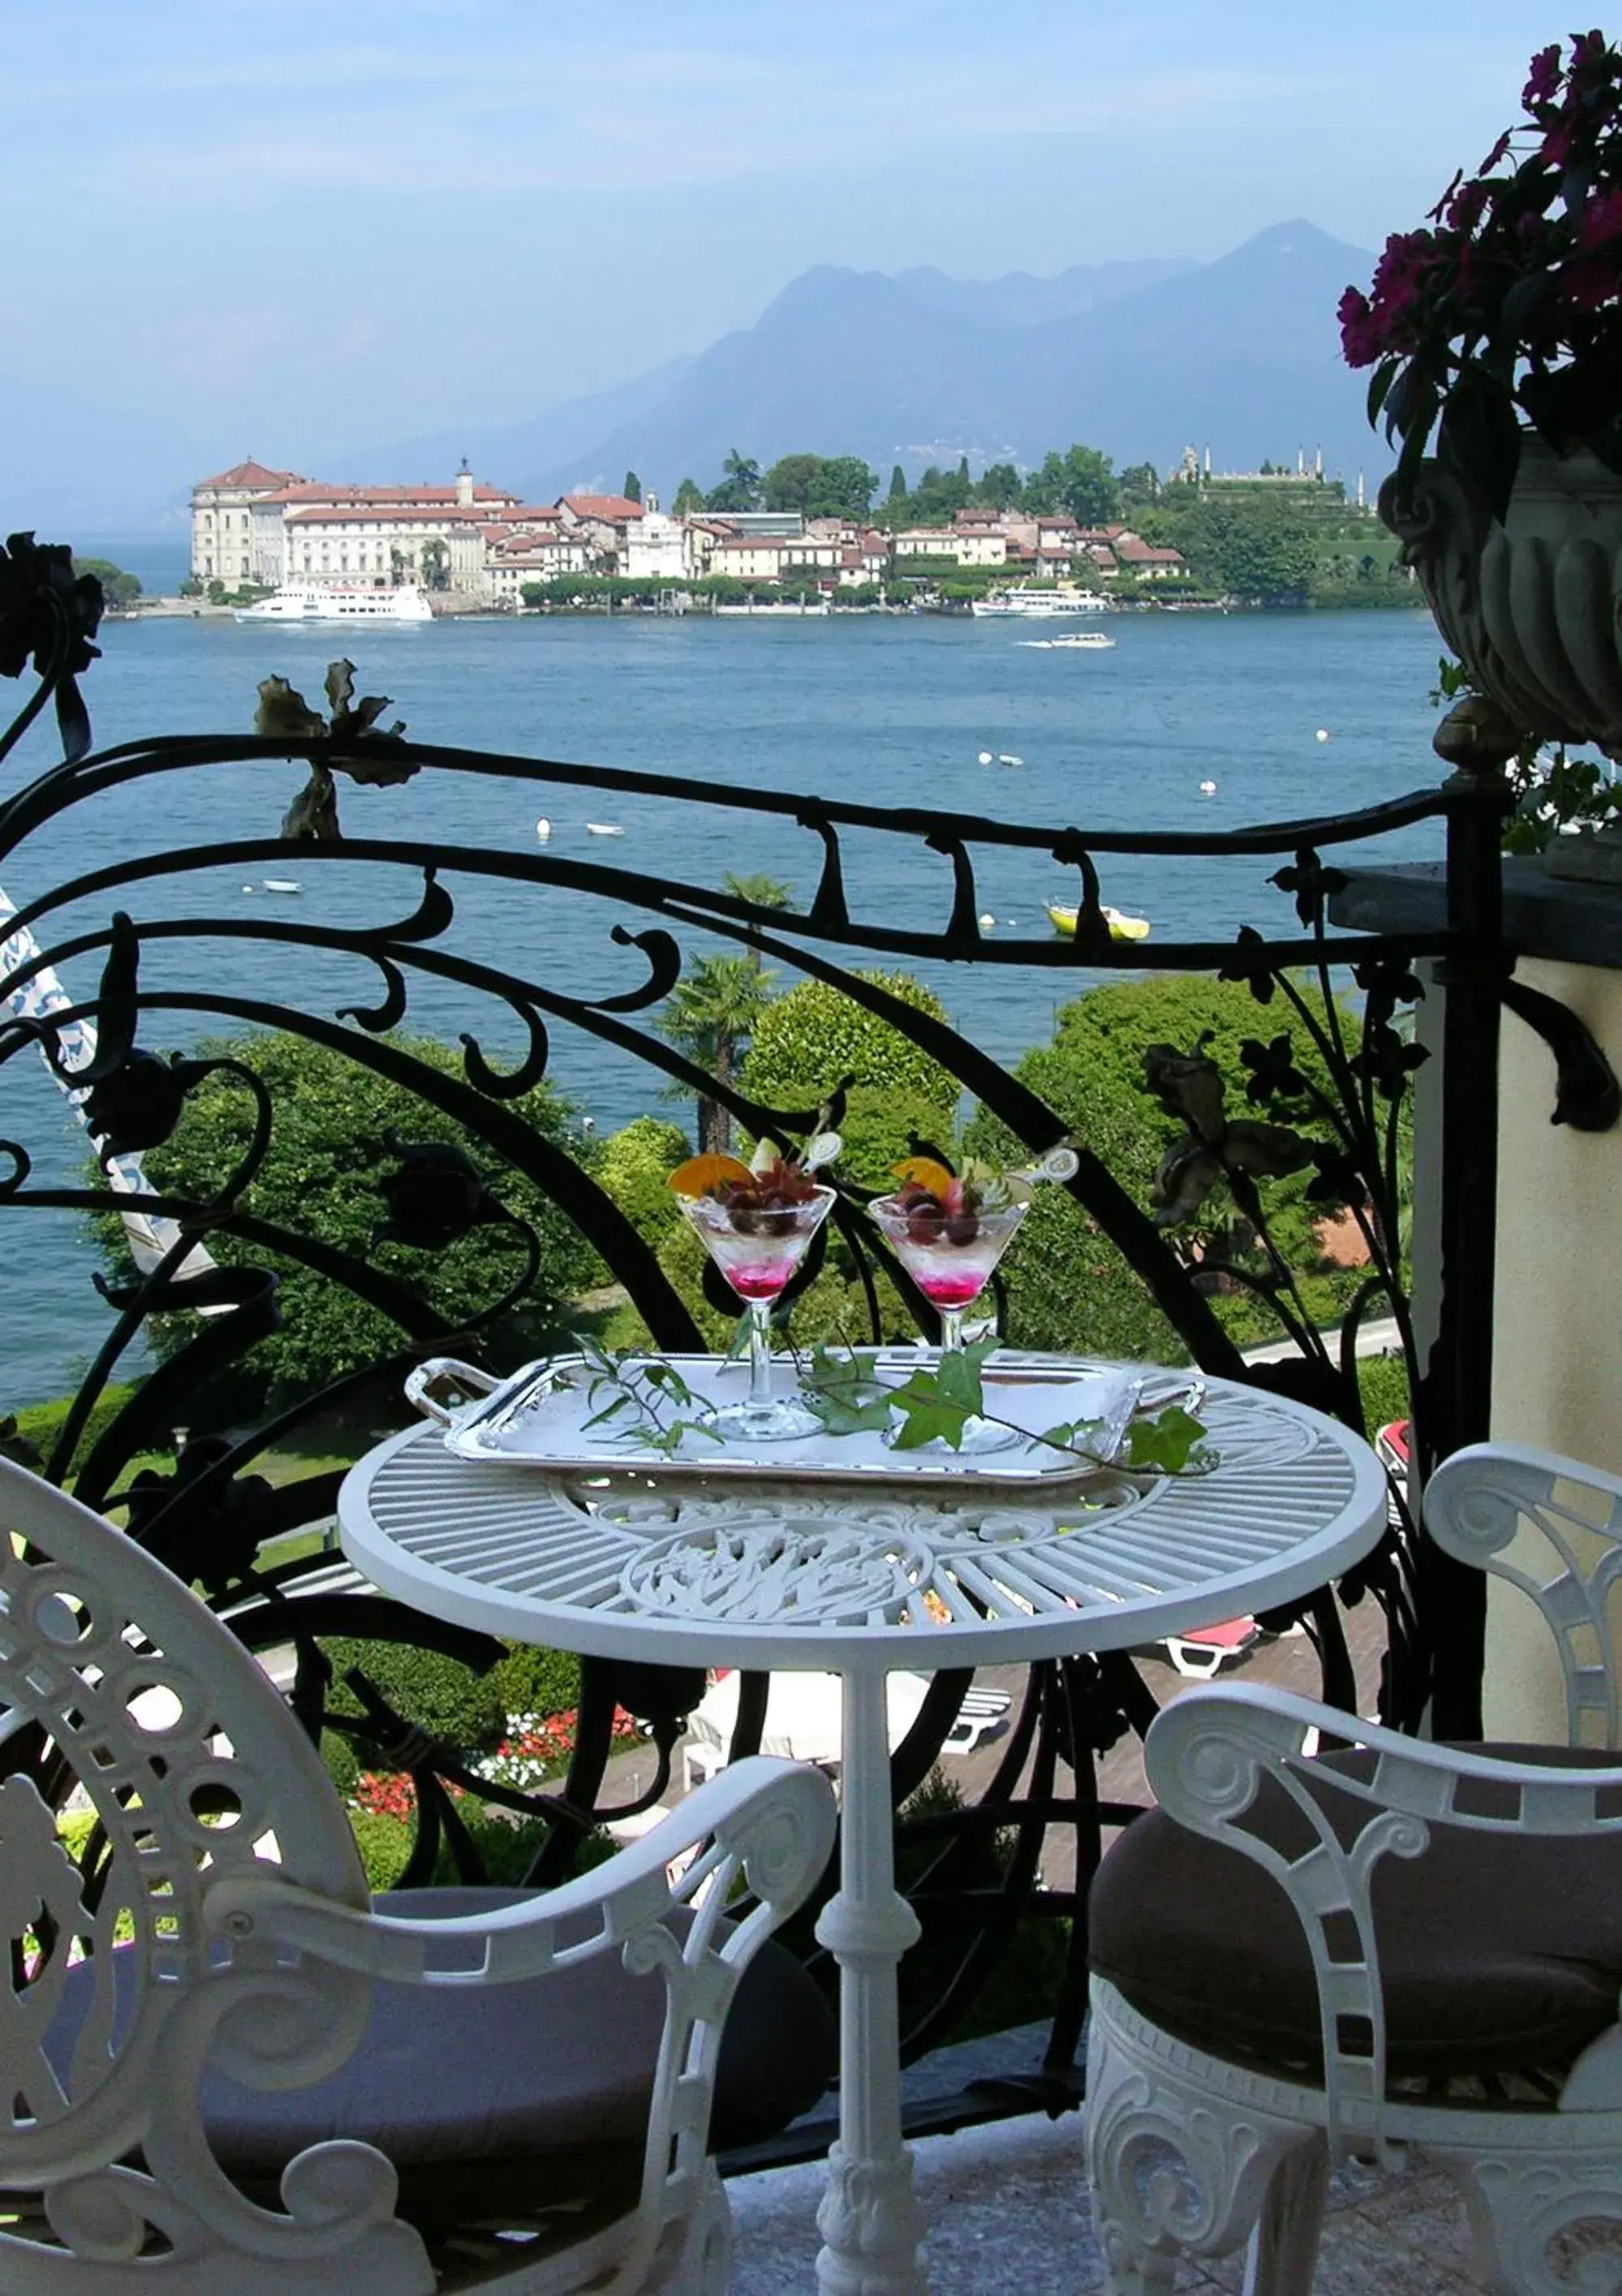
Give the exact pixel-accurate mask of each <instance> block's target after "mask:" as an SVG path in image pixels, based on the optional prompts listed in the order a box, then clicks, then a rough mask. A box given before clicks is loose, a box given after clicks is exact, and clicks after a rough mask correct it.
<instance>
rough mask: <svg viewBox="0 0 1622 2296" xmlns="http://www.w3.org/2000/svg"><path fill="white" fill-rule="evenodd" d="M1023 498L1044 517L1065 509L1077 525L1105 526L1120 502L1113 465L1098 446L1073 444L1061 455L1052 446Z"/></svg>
mask: <svg viewBox="0 0 1622 2296" xmlns="http://www.w3.org/2000/svg"><path fill="white" fill-rule="evenodd" d="M1021 500H1022V501H1023V503H1024V506H1025V508H1026V509H1027V510H1028V511H1034V512H1036V513H1037V514H1038V515H1039V516H1042V517H1052V516H1053V515H1054V514H1055V513H1056V512H1060V511H1064V512H1068V514H1069V516H1070V517H1071V518H1073V519H1074V520H1075V521H1076V522H1077V525H1078V526H1102V524H1103V523H1104V522H1105V521H1107V520H1109V519H1112V518H1113V517H1114V516H1115V513H1116V512H1117V510H1118V508H1119V506H1120V495H1119V489H1118V487H1117V485H1116V482H1115V471H1114V465H1113V464H1112V463H1111V462H1110V457H1109V456H1108V455H1102V454H1100V452H1099V450H1098V448H1097V447H1070V448H1069V450H1068V451H1067V452H1066V453H1064V454H1062V455H1061V454H1059V453H1058V452H1057V451H1056V450H1055V449H1053V448H1051V447H1050V449H1049V450H1048V452H1047V453H1046V454H1045V455H1044V456H1043V458H1042V466H1041V468H1040V469H1039V470H1036V471H1032V473H1031V475H1030V477H1029V478H1028V480H1026V482H1025V488H1024V492H1023V495H1022V496H1021Z"/></svg>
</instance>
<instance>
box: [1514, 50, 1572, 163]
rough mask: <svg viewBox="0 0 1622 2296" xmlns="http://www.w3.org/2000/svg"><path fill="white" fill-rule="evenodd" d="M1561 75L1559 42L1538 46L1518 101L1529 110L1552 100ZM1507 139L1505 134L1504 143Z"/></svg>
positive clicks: (1528, 67)
mask: <svg viewBox="0 0 1622 2296" xmlns="http://www.w3.org/2000/svg"><path fill="white" fill-rule="evenodd" d="M1561 77H1562V75H1561V68H1560V42H1559V41H1558V40H1555V41H1554V42H1552V45H1550V46H1548V47H1546V48H1540V49H1539V50H1538V52H1537V53H1536V55H1535V56H1534V57H1533V59H1532V61H1531V62H1530V63H1529V64H1528V66H1527V84H1526V86H1524V87H1523V88H1522V89H1521V91H1520V101H1521V102H1522V103H1523V104H1524V105H1525V107H1526V109H1527V110H1528V111H1531V110H1532V109H1533V107H1534V106H1535V105H1536V104H1539V103H1549V102H1552V101H1553V98H1554V95H1555V92H1556V91H1557V89H1558V88H1559V86H1560V84H1561ZM1508 140H1509V139H1508V137H1507V136H1506V137H1505V139H1504V141H1505V143H1507V142H1508ZM1500 157H1502V154H1500Z"/></svg>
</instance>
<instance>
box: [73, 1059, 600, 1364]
mask: <svg viewBox="0 0 1622 2296" xmlns="http://www.w3.org/2000/svg"><path fill="white" fill-rule="evenodd" d="M370 1041H371V1040H369V1039H365V1038H362V1037H357V1038H356V1044H357V1046H360V1045H363V1044H365V1043H368V1042H370ZM387 1041H388V1042H389V1043H390V1044H391V1045H392V1046H394V1047H395V1048H396V1049H397V1051H400V1052H404V1053H407V1054H410V1055H411V1056H412V1057H413V1058H414V1059H415V1060H417V1061H419V1062H422V1065H423V1066H424V1067H425V1068H427V1069H429V1070H434V1071H437V1072H438V1073H439V1074H441V1075H446V1076H450V1075H458V1074H460V1072H461V1068H462V1062H461V1058H460V1056H459V1054H457V1053H455V1051H453V1050H452V1049H451V1047H449V1046H445V1045H440V1044H437V1043H434V1042H433V1041H432V1040H430V1039H427V1038H421V1037H418V1038H410V1039H407V1038H400V1037H391V1038H389V1039H388V1040H387ZM205 1049H206V1051H207V1053H208V1054H209V1056H210V1057H217V1058H218V1057H226V1056H228V1057H230V1058H232V1059H233V1060H236V1061H239V1062H242V1064H243V1065H245V1066H247V1067H249V1068H250V1069H252V1070H254V1071H255V1072H256V1073H257V1074H258V1076H259V1077H260V1078H261V1079H262V1080H263V1082H264V1084H265V1085H266V1087H267V1088H268V1090H269V1093H270V1096H271V1101H272V1103H273V1106H274V1126H273V1128H272V1133H271V1142H270V1147H269V1150H268V1152H267V1154H266V1160H265V1162H264V1165H263V1167H262V1169H261V1170H260V1172H259V1174H258V1177H257V1178H256V1179H255V1180H254V1182H253V1183H252V1185H251V1186H250V1188H249V1189H248V1191H247V1193H246V1195H245V1197H244V1200H243V1201H244V1206H245V1208H246V1209H247V1210H249V1211H250V1212H252V1213H253V1214H255V1215H256V1216H257V1217H258V1218H261V1219H265V1220H268V1221H274V1222H275V1223H276V1224H278V1225H279V1226H283V1227H285V1228H287V1229H289V1230H291V1232H293V1233H294V1234H312V1235H314V1236H315V1237H318V1238H319V1239H321V1240H322V1241H323V1242H325V1243H327V1244H330V1245H335V1246H337V1247H339V1248H340V1249H342V1250H344V1251H348V1252H350V1253H352V1254H354V1255H355V1256H356V1258H358V1259H362V1260H367V1261H371V1262H373V1263H374V1264H375V1265H377V1266H378V1267H381V1268H385V1269H387V1270H388V1271H389V1273H390V1274H392V1275H397V1276H398V1277H401V1278H403V1279H404V1280H406V1282H408V1283H412V1284H414V1285H415V1286H416V1287H418V1288H419V1289H420V1290H421V1291H422V1292H424V1293H425V1294H426V1296H427V1297H429V1298H430V1299H431V1300H432V1301H433V1302H434V1303H435V1306H436V1308H438V1312H439V1313H440V1314H441V1315H442V1316H444V1318H445V1319H446V1322H447V1323H448V1324H457V1323H460V1322H463V1321H464V1320H469V1319H476V1318H477V1317H478V1316H479V1315H480V1314H481V1313H482V1312H483V1311H484V1310H485V1309H486V1308H487V1307H488V1306H489V1305H490V1304H491V1303H493V1302H494V1301H496V1300H498V1299H499V1298H500V1297H501V1295H502V1293H503V1292H504V1291H505V1290H506V1289H507V1287H508V1285H509V1284H510V1283H512V1280H513V1278H514V1277H515V1276H516V1275H518V1273H519V1272H520V1268H521V1267H522V1265H523V1260H522V1248H521V1244H520V1239H519V1237H518V1236H517V1235H516V1234H515V1233H514V1232H513V1230H512V1228H511V1227H508V1226H500V1225H490V1226H478V1227H475V1228H473V1229H472V1230H471V1233H470V1234H467V1235H465V1236H463V1238H461V1239H460V1240H459V1241H457V1242H454V1243H452V1244H451V1245H450V1246H449V1247H448V1248H447V1249H446V1250H445V1251H442V1252H438V1253H435V1252H430V1251H422V1250H419V1249H417V1248H415V1247H411V1246H407V1245H406V1244H403V1243H401V1242H397V1241H395V1240H393V1239H389V1238H386V1237H384V1236H382V1235H381V1234H379V1230H380V1229H381V1227H382V1226H384V1225H385V1223H386V1219H387V1206H386V1202H385V1200H384V1197H383V1195H382V1193H381V1183H383V1182H385V1181H386V1180H387V1179H388V1178H389V1177H390V1176H391V1175H392V1174H394V1173H395V1172H396V1171H397V1169H398V1166H399V1160H398V1158H397V1155H396V1153H395V1152H394V1150H393V1149H391V1148H390V1147H389V1144H388V1139H387V1137H386V1136H393V1137H395V1138H396V1139H397V1141H400V1142H407V1143H420V1142H432V1141H443V1142H447V1143H452V1144H456V1145H457V1146H460V1147H462V1148H463V1149H465V1151H466V1152H467V1153H468V1154H469V1155H470V1156H471V1159H472V1160H473V1162H474V1164H475V1165H476V1166H477V1167H478V1168H479V1170H480V1171H481V1172H483V1173H485V1174H486V1175H487V1177H488V1179H489V1181H490V1184H491V1185H492V1187H493V1188H494V1190H495V1191H496V1194H497V1195H498V1196H499V1197H500V1199H501V1201H503V1202H504V1204H505V1205H506V1206H507V1208H508V1209H509V1210H511V1211H512V1213H513V1214H514V1215H515V1216H516V1217H517V1218H520V1219H523V1220H526V1221H528V1222H530V1223H531V1224H532V1225H533V1226H534V1227H535V1229H536V1231H537V1234H538V1236H539V1238H540V1249H541V1273H540V1276H539V1278H538V1280H537V1284H536V1287H535V1290H534V1292H533V1293H532V1294H531V1296H530V1298H529V1299H528V1300H527V1301H526V1302H525V1305H524V1308H523V1309H522V1311H521V1314H520V1316H518V1317H516V1318H514V1320H513V1323H512V1328H511V1331H510V1332H508V1333H504V1334H503V1340H504V1343H505V1342H506V1341H511V1342H512V1345H513V1346H514V1347H525V1348H527V1349H528V1352H529V1353H531V1354H533V1353H536V1352H537V1348H538V1344H539V1343H540V1342H542V1341H545V1339H546V1338H549V1337H550V1336H552V1335H553V1334H554V1333H556V1331H557V1329H558V1327H559V1324H560V1321H561V1317H562V1316H563V1314H564V1311H565V1308H566V1305H567V1302H568V1301H569V1300H570V1299H572V1298H573V1296H574V1295H575V1294H576V1293H577V1292H579V1291H581V1290H583V1289H584V1288H585V1287H586V1284H588V1283H590V1281H591V1279H592V1274H593V1271H594V1258H593V1255H592V1253H591V1251H590V1250H589V1248H588V1247H587V1246H586V1243H585V1242H584V1240H583V1238H582V1237H581V1236H580V1235H579V1234H578V1232H577V1231H576V1229H575V1228H574V1227H573V1226H571V1225H570V1223H569V1221H567V1220H566V1219H565V1218H563V1216H562V1215H561V1213H560V1212H559V1211H558V1210H556V1208H555V1206H553V1204H552V1203H551V1202H550V1201H549V1200H548V1199H547V1198H545V1196H543V1195H542V1193H540V1191H539V1189H538V1188H537V1186H536V1185H535V1184H534V1183H533V1182H532V1181H530V1180H529V1179H528V1178H527V1177H524V1176H522V1175H521V1174H519V1173H517V1172H515V1171H512V1170H511V1169H508V1168H506V1167H504V1165H503V1164H502V1162H501V1160H500V1159H499V1157H498V1156H496V1153H495V1152H492V1151H490V1150H488V1149H487V1148H485V1147H483V1146H482V1145H481V1144H480V1143H479V1141H477V1140H476V1139H472V1138H470V1137H469V1136H467V1135H466V1134H464V1133H463V1131H462V1129H461V1128H460V1127H459V1126H457V1125H456V1124H455V1123H454V1122H452V1121H451V1120H450V1119H448V1118H446V1117H445V1116H443V1115H441V1114H440V1112H439V1111H438V1110H437V1109H435V1108H434V1107H432V1106H431V1105H430V1104H429V1103H427V1102H425V1101H422V1100H419V1099H418V1098H417V1097H416V1096H415V1095H414V1094H413V1093H411V1092H409V1091H407V1090H406V1089H405V1088H404V1087H401V1086H398V1085H397V1084H394V1083H393V1082H391V1081H389V1079H387V1078H382V1077H380V1076H379V1075H377V1074H376V1073H375V1072H374V1071H373V1070H371V1069H369V1068H366V1067H365V1066H363V1065H362V1064H361V1063H360V1062H356V1061H351V1060H349V1059H348V1058H347V1057H346V1056H345V1055H344V1054H341V1053H340V1052H338V1051H335V1050H332V1049H329V1048H328V1047H327V1046H322V1045H314V1044H310V1043H308V1042H307V1041H306V1040H305V1039H304V1038H302V1037H298V1036H296V1035H294V1034H292V1033H291V1031H283V1032H276V1033H273V1034H265V1035H258V1036H246V1037H237V1038H233V1039H231V1040H229V1041H225V1042H221V1043H217V1044H215V1045H212V1046H208V1047H206V1048H205ZM502 1105H503V1106H504V1109H506V1110H507V1111H510V1112H512V1113H513V1114H516V1115H517V1116H519V1117H520V1118H521V1119H523V1121H524V1122H525V1123H526V1124H528V1126H529V1127H530V1128H531V1129H532V1130H533V1131H535V1132H536V1133H537V1134H539V1135H540V1136H543V1137H544V1138H545V1139H548V1140H551V1141H553V1142H555V1143H557V1144H559V1145H560V1146H562V1145H569V1147H570V1148H571V1149H573V1151H574V1152H576V1153H577V1154H578V1152H579V1147H578V1141H575V1140H573V1139H571V1136H570V1130H569V1115H570V1111H569V1105H568V1103H566V1102H564V1101H563V1100H561V1099H560V1098H559V1096H558V1095H556V1094H555V1093H554V1092H553V1090H552V1088H551V1087H550V1086H547V1085H540V1086H537V1087H535V1088H534V1089H533V1090H531V1091H530V1092H528V1093H526V1094H524V1095H522V1096H521V1097H520V1099H518V1100H516V1101H506V1102H504V1103H502ZM256 1115H257V1109H256V1103H255V1101H254V1097H253V1095H252V1094H251V1093H250V1090H249V1089H248V1087H246V1085H245V1084H244V1083H243V1081H242V1078H241V1077H240V1076H237V1075H234V1074H233V1073H232V1072H231V1071H230V1070H215V1071H214V1072H213V1073H212V1074H210V1075H209V1076H207V1077H206V1078H204V1079H203V1081H202V1082H201V1084H200V1085H199V1086H198V1087H197V1088H196V1090H195V1091H194V1092H193V1094H192V1095H190V1096H189V1097H188V1099H187V1101H186V1104H185V1109H184V1113H183V1115H182V1117H181V1120H180V1123H179V1126H178V1128H176V1132H175V1135H174V1136H173V1138H172V1139H170V1140H168V1142H166V1143H165V1144H163V1145H162V1146H161V1147H160V1148H155V1149H153V1150H152V1151H151V1152H150V1153H149V1154H148V1156H147V1158H146V1170H147V1175H148V1177H149V1178H150V1179H151V1180H152V1182H153V1184H154V1185H157V1186H159V1187H161V1188H164V1189H167V1190H171V1191H174V1192H176V1193H181V1194H184V1195H189V1196H194V1197H198V1198H206V1197H207V1196H209V1195H210V1194H212V1193H215V1192H216V1191H217V1190H218V1189H220V1188H221V1187H223V1186H224V1185H225V1184H226V1183H227V1182H228V1180H229V1179H230V1177H231V1175H232V1173H233V1170H234V1169H236V1168H237V1167H238V1165H239V1164H240V1162H241V1160H242V1157H243V1155H244V1153H245V1152H246V1151H247V1148H248V1145H249V1143H250V1139H251V1137H252V1134H253V1129H254V1125H255V1121H256ZM100 1233H101V1234H102V1242H103V1249H104V1251H106V1253H107V1256H108V1258H109V1259H111V1261H112V1263H113V1265H114V1268H115V1272H117V1271H119V1269H120V1268H121V1267H122V1265H123V1255H124V1250H125V1246H124V1237H123V1230H122V1228H121V1227H120V1226H119V1223H118V1221H117V1220H116V1219H111V1218H109V1219H107V1220H104V1221H102V1222H101V1223H100ZM209 1250H210V1251H211V1252H212V1253H213V1254H214V1256H215V1258H216V1259H218V1260H219V1261H221V1262H222V1263H223V1264H225V1265H236V1264H242V1263H254V1264H262V1263H263V1262H264V1261H265V1259H266V1253H265V1252H264V1251H262V1250H261V1249H260V1248H259V1247H258V1246H257V1245H251V1244H248V1243H244V1242H239V1241H238V1240H237V1239H235V1238H233V1237H232V1236H230V1235H228V1234H225V1233H224V1232H222V1231H219V1230H216V1231H215V1232H214V1233H212V1234H210V1236H209ZM272 1264H273V1265H274V1264H276V1263H274V1261H273V1263H272ZM281 1275H282V1284H281V1290H280V1292H279V1294H278V1302H279V1306H280V1308H281V1316H282V1321H281V1325H280V1328H279V1329H278V1330H276V1331H275V1332H274V1333H271V1334H270V1335H269V1337H268V1338H267V1339H266V1340H265V1341H262V1342H261V1343H260V1346H259V1348H258V1349H257V1350H256V1353H255V1357H254V1361H255V1363H256V1365H258V1366H259V1368H260V1369H261V1371H262V1372H263V1373H264V1374H266V1376H267V1378H268V1380H269V1382H270V1385H271V1389H272V1391H273V1395H275V1396H280V1395H282V1394H292V1393H304V1392H307V1391H308V1390H311V1389H314V1388H318V1387H322V1386H324V1385H326V1384H328V1383H329V1382H331V1381H332V1380H334V1379H336V1378H339V1377H340V1376H341V1375H342V1374H345V1373H348V1372H351V1371H356V1370H359V1369H360V1368H362V1367H363V1366H364V1365H367V1364H370V1363H372V1362H373V1361H375V1360H376V1359H377V1357H380V1356H381V1355H384V1354H386V1353H388V1352H389V1350H390V1349H393V1348H395V1347H397V1345H398V1344H399V1341H400V1337H401V1334H400V1333H399V1332H398V1330H397V1328H396V1326H395V1324H393V1322H392V1321H391V1320H390V1319H389V1317H388V1316H385V1315H383V1314H382V1313H381V1311H379V1310H377V1309H375V1308H372V1307H370V1306H368V1305H367V1304H365V1302H364V1301H362V1300H357V1299H356V1298H355V1297H354V1295H353V1294H352V1293H350V1292H348V1291H346V1290H345V1289H344V1288H343V1287H342V1286H340V1285H339V1284H336V1283H332V1282H331V1281H329V1280H328V1279H327V1278H326V1277H325V1276H323V1275H315V1274H313V1273H311V1272H310V1271H308V1270H307V1269H306V1268H304V1267H301V1266H299V1265H298V1264H297V1263H295V1262H286V1263H282V1264H281ZM188 1323H189V1319H181V1318H175V1319H173V1320H172V1322H171V1324H170V1326H169V1329H168V1331H167V1332H165V1333H160V1344H161V1345H163V1346H165V1347H167V1348H168V1349H169V1350H170V1351H171V1352H172V1350H173V1349H174V1348H175V1347H176V1345H178V1344H179V1342H180V1341H181V1340H183V1339H184V1338H185V1337H187V1336H189V1332H188V1330H187V1328H186V1325H187V1324H188ZM176 1325H179V1326H180V1328H178V1329H176Z"/></svg>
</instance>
